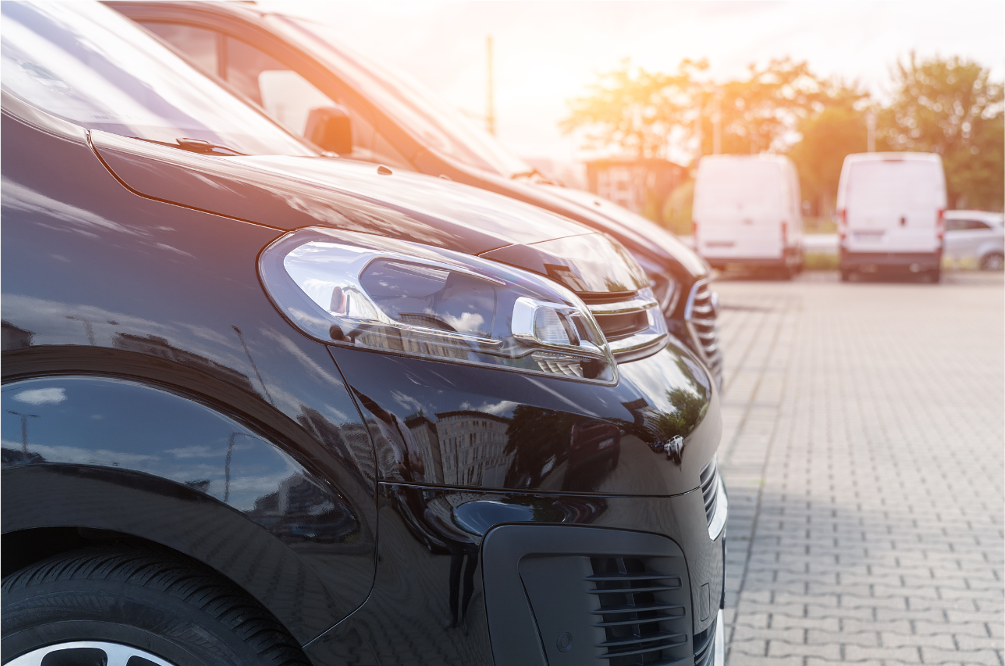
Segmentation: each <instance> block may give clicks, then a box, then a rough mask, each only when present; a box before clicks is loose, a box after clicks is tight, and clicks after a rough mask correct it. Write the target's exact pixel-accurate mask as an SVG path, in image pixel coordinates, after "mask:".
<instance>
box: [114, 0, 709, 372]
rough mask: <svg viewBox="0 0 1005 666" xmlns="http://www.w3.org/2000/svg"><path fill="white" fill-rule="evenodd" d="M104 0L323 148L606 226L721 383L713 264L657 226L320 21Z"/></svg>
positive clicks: (215, 7)
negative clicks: (552, 173)
mask: <svg viewBox="0 0 1005 666" xmlns="http://www.w3.org/2000/svg"><path fill="white" fill-rule="evenodd" d="M108 4H109V6H110V7H112V8H114V9H116V10H118V11H119V12H121V13H123V14H125V15H126V16H129V17H130V18H132V19H134V20H136V21H138V22H139V23H140V24H141V25H143V26H144V27H146V28H147V29H149V30H150V31H152V32H153V33H154V34H156V35H158V36H159V37H161V38H162V39H163V40H165V41H166V42H167V43H169V44H171V45H172V46H173V47H174V48H176V49H177V50H178V51H179V52H180V53H182V54H183V55H185V56H186V57H187V58H188V59H189V60H190V61H191V62H192V63H194V64H195V65H196V66H198V67H200V68H201V69H202V70H203V71H205V72H208V73H210V74H214V75H216V76H217V77H218V78H220V79H222V80H223V81H225V82H226V83H227V84H228V85H230V86H231V87H232V88H233V89H235V90H236V91H237V92H239V93H240V94H242V95H244V96H245V97H247V98H248V99H250V100H253V101H254V102H255V103H257V104H259V105H261V106H263V107H264V108H265V110H266V111H267V112H268V113H270V115H272V117H273V119H275V120H278V121H280V122H282V123H284V124H285V125H286V126H287V128H288V129H290V130H291V131H293V132H294V133H297V134H300V135H306V136H307V138H309V139H310V140H311V141H313V142H314V143H316V144H317V145H319V146H321V147H322V148H325V149H327V150H331V151H333V152H335V153H338V154H341V155H345V156H350V157H352V158H354V159H361V160H368V161H373V162H378V163H381V164H386V165H388V166H392V167H393V166H394V165H398V166H400V167H403V168H407V169H412V170H415V171H418V172H420V173H425V174H429V175H432V176H441V175H442V176H445V177H448V178H450V179H452V180H455V181H458V182H462V183H466V184H468V185H473V186H475V187H479V188H481V189H485V190H489V191H492V192H498V193H500V194H504V195H506V196H508V197H512V198H515V199H519V200H521V201H525V202H528V203H531V204H533V205H535V206H538V207H541V208H544V209H545V210H550V211H552V212H554V213H558V214H559V215H563V216H565V217H568V218H570V219H573V220H576V221H577V222H580V223H582V224H585V225H586V226H589V227H591V228H593V229H597V230H599V231H603V232H605V233H607V234H610V235H611V236H613V237H614V238H616V239H617V240H618V241H620V242H621V243H622V244H623V245H624V246H625V247H627V248H628V249H629V250H630V251H631V253H632V254H633V255H634V256H635V258H636V259H637V260H638V261H639V263H640V264H642V267H643V268H645V270H646V273H647V274H648V275H649V277H650V280H651V281H652V284H653V290H654V292H655V293H656V296H657V299H658V300H659V301H660V307H661V308H662V309H663V312H664V314H665V316H666V319H667V326H668V328H669V329H670V332H671V333H672V334H673V335H675V336H676V337H677V338H679V339H680V340H682V341H683V342H684V343H685V344H686V345H688V346H689V347H690V348H691V351H693V352H694V353H695V354H696V355H697V356H698V357H699V358H700V359H702V361H703V362H704V363H705V365H706V366H707V367H708V368H709V370H711V372H712V375H713V377H715V378H716V382H717V384H719V385H720V387H721V383H722V352H721V350H720V349H719V340H718V332H717V329H716V319H717V315H718V312H717V309H718V298H717V296H716V294H715V293H714V292H713V291H712V289H711V284H710V278H711V276H710V270H709V267H708V265H707V264H706V263H705V262H704V261H703V260H702V259H701V258H699V257H698V255H697V254H695V253H694V252H693V251H692V250H691V249H690V248H688V247H686V246H685V245H683V244H682V243H681V242H680V241H679V240H678V239H677V238H676V237H675V236H674V235H673V234H671V233H670V232H668V231H666V230H665V229H663V228H662V227H660V226H658V225H656V224H654V223H652V222H650V221H649V220H647V219H645V218H643V217H642V216H640V215H637V214H635V213H632V212H630V211H628V210H626V209H624V208H622V207H620V206H617V205H615V204H613V203H611V202H609V201H606V200H604V199H601V198H599V197H597V196H594V195H592V194H589V193H587V192H582V191H579V190H575V189H572V188H567V187H560V186H558V185H557V184H554V183H551V182H550V181H548V179H547V178H544V177H543V176H542V175H541V174H539V173H537V172H536V171H535V170H534V169H532V168H531V167H530V166H528V165H527V164H526V163H525V162H524V161H523V160H521V159H520V158H518V157H516V156H514V155H512V154H510V153H509V152H508V151H506V149H505V148H503V147H502V146H501V145H499V143H498V142H497V141H496V140H495V138H494V137H492V136H490V135H489V134H488V133H487V132H483V131H482V130H481V129H480V128H478V127H474V126H473V125H472V124H471V123H470V122H469V121H468V120H467V119H466V118H464V117H463V116H462V115H461V114H459V113H458V112H457V111H456V110H454V109H453V108H451V107H450V106H449V105H448V104H444V103H443V102H441V101H440V100H438V99H437V98H436V97H435V96H434V95H432V94H430V93H429V92H428V91H426V90H425V89H423V87H422V86H421V85H420V84H418V83H417V82H414V81H412V80H411V79H410V78H409V77H408V76H406V75H405V74H403V73H400V72H392V71H389V70H388V69H387V68H385V67H383V66H382V65H380V64H379V63H377V62H374V61H372V60H370V59H369V58H367V57H365V56H363V55H362V54H359V53H356V52H354V51H352V50H350V49H349V48H347V47H346V46H345V45H344V44H343V43H342V42H341V40H340V39H339V37H338V35H337V34H333V33H331V32H330V31H329V30H328V29H327V28H325V27H324V26H321V25H318V24H315V23H312V22H310V21H305V20H302V19H298V18H294V17H290V16H284V15H282V14H277V13H270V12H265V11H262V10H260V9H258V8H256V7H254V6H253V3H252V4H251V5H250V6H249V4H247V3H223V2H212V3H210V2H151V1H145V2H133V1H125V2H118V1H116V2H110V3H108Z"/></svg>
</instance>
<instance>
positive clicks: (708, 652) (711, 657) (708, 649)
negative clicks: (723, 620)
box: [694, 620, 717, 666]
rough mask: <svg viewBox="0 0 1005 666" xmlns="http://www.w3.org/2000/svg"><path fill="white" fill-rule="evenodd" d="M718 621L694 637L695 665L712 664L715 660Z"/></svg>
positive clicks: (710, 665)
mask: <svg viewBox="0 0 1005 666" xmlns="http://www.w3.org/2000/svg"><path fill="white" fill-rule="evenodd" d="M716 624H717V621H715V620H713V622H712V625H711V626H710V627H709V628H708V629H706V630H705V631H703V632H701V633H700V634H698V635H697V636H695V637H694V666H712V662H713V661H715V626H716Z"/></svg>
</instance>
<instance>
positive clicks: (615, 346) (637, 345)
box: [607, 333, 670, 357]
mask: <svg viewBox="0 0 1005 666" xmlns="http://www.w3.org/2000/svg"><path fill="white" fill-rule="evenodd" d="M669 339H670V336H669V334H667V333H638V334H636V335H633V336H632V337H630V338H624V339H623V340H615V341H614V342H608V343H607V346H608V347H610V349H611V353H612V354H614V355H615V357H616V356H617V355H618V354H627V353H629V352H636V351H639V350H642V349H647V348H649V347H655V346H656V345H657V344H659V345H661V346H662V345H666V343H667V342H668V341H669Z"/></svg>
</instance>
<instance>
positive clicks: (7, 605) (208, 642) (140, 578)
mask: <svg viewBox="0 0 1005 666" xmlns="http://www.w3.org/2000/svg"><path fill="white" fill-rule="evenodd" d="M2 590H3V613H2V615H3V620H2V633H3V641H2V653H3V654H2V660H3V663H4V664H9V663H10V664H12V666H14V664H17V666H20V663H24V664H29V663H34V664H37V663H40V662H41V660H42V655H43V654H45V653H46V652H52V651H58V652H62V653H63V654H61V655H54V656H52V657H49V658H46V663H59V664H63V663H66V664H71V663H72V664H78V663H79V664H90V663H105V662H104V661H102V659H101V658H100V657H101V652H104V653H105V658H106V659H107V663H108V664H109V666H113V665H114V666H125V664H126V661H129V664H130V666H132V665H133V664H134V663H137V662H138V663H140V664H161V665H162V664H171V665H173V666H188V665H189V664H193V665H195V664H198V665H205V666H211V665H216V664H227V665H231V664H232V665H234V666H237V665H239V664H248V665H251V666H306V665H307V664H309V662H308V661H307V658H306V657H305V656H304V654H303V652H302V651H301V650H300V647H299V646H298V645H297V643H296V641H295V640H294V639H293V637H292V636H290V634H289V633H287V631H286V630H285V629H284V628H283V627H282V625H280V624H279V622H278V621H277V620H276V619H275V618H274V617H273V616H272V615H270V614H269V612H268V611H267V610H266V609H265V608H264V607H263V606H262V605H261V604H259V603H258V602H257V601H255V600H254V599H252V598H251V597H249V596H247V595H246V594H245V593H244V592H243V591H242V590H241V589H240V588H238V587H237V586H235V585H234V584H233V583H231V582H230V581H228V580H226V579H224V578H222V577H220V576H218V575H217V574H216V573H215V572H213V571H212V570H209V569H207V568H205V567H202V566H200V565H198V564H197V563H193V562H189V561H187V560H183V559H181V558H180V557H175V556H173V555H171V554H167V553H161V552H159V551H154V550H146V549H139V548H135V549H134V548H125V547H123V548H95V549H86V550H79V551H72V552H70V553H63V554H61V555H58V556H55V557H52V558H50V559H48V560H43V561H42V562H38V563H36V564H32V565H30V566H28V567H25V568H24V569H21V570H20V571H18V572H15V573H13V574H11V575H9V576H7V577H6V578H5V579H4V580H3V586H2ZM74 644H76V645H74ZM81 644H83V645H81ZM116 653H117V654H116ZM123 655H125V656H123ZM95 656H97V657H98V658H97V659H95ZM116 656H117V657H118V658H115V657H116ZM19 657H20V658H19ZM130 657H133V658H132V659H130ZM136 657H138V659H137V658H136ZM53 659H55V661H52V660H53ZM143 660H146V661H143ZM19 662H20V663H19Z"/></svg>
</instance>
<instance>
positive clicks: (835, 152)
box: [789, 104, 868, 214]
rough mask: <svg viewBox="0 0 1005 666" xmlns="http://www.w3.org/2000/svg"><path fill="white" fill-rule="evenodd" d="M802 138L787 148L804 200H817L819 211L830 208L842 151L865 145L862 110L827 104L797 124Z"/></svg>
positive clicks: (861, 148)
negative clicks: (797, 175)
mask: <svg viewBox="0 0 1005 666" xmlns="http://www.w3.org/2000/svg"><path fill="white" fill-rule="evenodd" d="M799 130H800V134H802V140H800V141H799V142H798V143H796V144H795V145H794V146H793V147H792V149H791V150H790V151H789V157H791V158H792V161H793V162H795V164H796V168H797V169H798V171H799V181H800V188H801V191H802V196H803V200H804V201H813V202H816V203H817V210H818V211H819V212H820V213H821V214H827V213H829V212H830V211H831V207H832V206H833V202H834V197H835V196H836V194H837V189H838V181H839V180H840V178H841V165H842V164H843V163H844V158H845V156H846V155H850V154H851V153H864V152H865V151H866V149H867V140H868V137H867V134H868V129H867V128H866V120H865V113H864V112H863V111H860V110H858V109H856V108H855V107H854V106H852V105H848V104H840V105H836V106H827V107H825V108H824V109H823V110H822V111H820V112H819V113H817V114H815V115H813V116H810V117H808V118H806V119H805V120H804V121H803V122H802V123H800V125H799Z"/></svg>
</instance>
